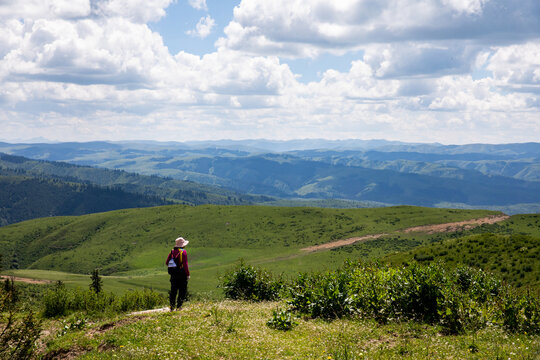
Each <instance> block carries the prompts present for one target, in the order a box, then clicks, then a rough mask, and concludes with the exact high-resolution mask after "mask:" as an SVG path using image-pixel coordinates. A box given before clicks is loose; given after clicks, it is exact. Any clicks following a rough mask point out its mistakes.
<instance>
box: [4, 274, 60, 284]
mask: <svg viewBox="0 0 540 360" xmlns="http://www.w3.org/2000/svg"><path fill="white" fill-rule="evenodd" d="M5 279H13V281H19V282H23V283H27V284H50V283H52V281H51V280H39V279H31V278H23V277H18V276H9V275H0V280H2V281H3V280H5Z"/></svg>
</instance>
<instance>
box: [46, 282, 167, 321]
mask: <svg viewBox="0 0 540 360" xmlns="http://www.w3.org/2000/svg"><path fill="white" fill-rule="evenodd" d="M166 303H167V300H166V297H165V296H164V295H163V294H160V293H157V292H155V291H153V290H148V289H143V290H133V291H128V292H126V293H124V294H123V295H122V296H120V297H119V296H117V295H115V294H113V293H111V292H106V291H100V292H99V293H96V292H95V291H94V290H90V289H89V290H82V289H80V288H77V289H74V290H69V291H68V290H66V288H65V286H64V285H63V284H62V283H59V284H57V285H56V286H55V287H54V288H53V289H50V290H49V291H48V292H47V293H46V294H45V296H44V299H43V305H44V311H43V315H44V316H45V317H60V316H64V315H66V314H67V313H68V312H70V311H82V312H85V313H87V314H103V313H117V312H126V311H132V310H144V309H152V308H154V307H156V306H158V305H164V304H166Z"/></svg>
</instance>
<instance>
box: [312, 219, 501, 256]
mask: <svg viewBox="0 0 540 360" xmlns="http://www.w3.org/2000/svg"><path fill="white" fill-rule="evenodd" d="M508 218H509V216H508V215H493V216H488V217H485V218H479V219H472V220H465V221H458V222H452V223H445V224H433V225H422V226H415V227H411V228H407V229H403V230H398V231H396V232H394V233H406V234H408V233H411V232H422V233H427V234H435V233H442V232H455V231H460V230H469V229H472V228H475V227H477V226H480V225H482V224H494V223H497V222H500V221H503V220H506V219H508ZM386 235H390V234H385V233H381V234H373V235H365V236H360V237H352V238H349V239H343V240H337V241H332V242H329V243H326V244H320V245H315V246H310V247H307V248H303V249H302V250H303V251H306V252H315V251H321V250H328V249H333V248H337V247H340V246H345V245H352V244H354V243H357V242H365V241H368V240H374V239H378V238H380V237H383V236H386Z"/></svg>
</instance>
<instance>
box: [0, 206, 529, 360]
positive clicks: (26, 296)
mask: <svg viewBox="0 0 540 360" xmlns="http://www.w3.org/2000/svg"><path fill="white" fill-rule="evenodd" d="M493 215H501V213H499V212H494V211H486V210H452V209H434V208H422V207H410V206H397V207H389V208H372V209H367V208H366V209H326V208H325V209H323V208H308V207H296V208H295V207H267V206H217V205H204V206H195V207H193V206H184V205H171V206H163V207H156V208H144V209H127V210H119V211H113V212H107V213H98V214H91V215H84V216H78V217H50V218H41V219H36V220H32V221H26V222H21V223H17V224H12V225H9V226H6V227H1V228H0V250H1V254H2V257H1V258H2V260H1V261H2V262H1V264H2V268H3V271H2V272H1V274H2V275H14V276H18V277H23V278H32V279H39V280H48V281H50V282H51V283H50V284H49V285H33V284H19V285H18V287H19V289H20V290H19V294H20V298H21V299H22V301H23V305H22V306H23V308H22V310H21V311H22V312H20V313H19V315H18V316H25V315H24V314H27V312H25V311H28V309H34V311H36V312H37V313H38V314H40V315H39V316H40V319H42V320H41V321H42V323H41V325H40V326H41V327H42V329H44V330H46V331H45V332H43V333H42V335H40V336H39V340H38V347H37V348H36V349H35V354H36V357H37V358H81V359H113V358H114V359H117V358H121V359H220V358H222V359H253V358H260V359H299V358H305V359H325V360H330V359H332V360H338V359H396V358H410V359H434V358H439V359H443V358H444V359H452V358H453V359H465V358H467V359H486V358H494V359H496V358H499V359H502V358H504V359H506V358H516V356H518V355H519V356H521V357H519V356H518V358H522V359H533V358H535V357H536V356H537V355H538V352H539V351H540V341H539V338H538V335H535V334H527V333H526V332H515V333H514V332H509V331H507V330H505V329H504V327H501V326H500V325H493V326H490V325H487V326H485V327H481V328H479V329H477V330H472V331H464V332H462V333H459V334H444V331H442V330H441V326H440V325H438V324H427V323H421V322H417V321H412V320H411V321H391V322H389V323H387V324H383V323H381V322H377V321H374V320H373V319H370V318H369V317H363V316H359V315H355V316H351V317H345V318H342V319H336V320H333V321H329V320H324V319H311V318H309V317H306V316H301V315H300V314H296V315H294V316H295V317H294V319H293V321H294V322H295V327H294V329H292V330H290V331H279V330H275V329H272V328H270V327H268V326H266V324H267V322H268V321H269V319H271V318H272V316H273V315H272V314H275V313H276V311H278V310H279V309H284V308H286V307H287V306H288V305H287V304H286V302H285V300H281V301H279V302H262V303H249V302H244V301H230V300H225V301H224V300H223V297H224V293H223V289H220V288H219V287H218V286H219V285H220V284H221V281H220V277H221V276H222V275H224V274H225V273H227V272H228V271H230V270H231V269H232V268H233V266H234V265H235V264H237V263H238V262H239V260H240V259H243V260H244V261H245V262H246V263H248V264H252V265H255V266H256V267H259V268H263V269H266V270H268V271H270V272H271V273H273V274H275V275H278V274H281V275H282V276H283V277H284V278H285V279H286V280H291V281H292V279H294V278H298V274H299V273H304V272H305V273H312V272H315V273H316V272H325V271H327V270H335V269H338V268H342V267H343V264H344V262H345V261H346V260H349V259H350V260H373V261H381V262H388V263H390V264H394V265H401V264H406V263H411V262H420V263H429V262H439V261H441V262H444V264H446V265H447V266H449V267H456V266H458V265H460V264H464V265H471V266H474V267H480V268H482V269H484V270H486V271H488V272H491V273H494V274H495V275H496V276H499V278H501V279H503V281H505V282H507V283H509V284H512V285H514V286H515V287H517V288H518V289H521V290H529V291H530V290H531V289H532V290H533V291H538V289H539V282H538V277H539V274H540V269H539V267H538V261H537V260H536V259H537V258H538V251H539V250H538V248H539V244H540V226H538V224H539V221H540V215H539V214H532V215H514V216H512V217H509V218H508V219H506V220H504V221H501V222H498V223H496V224H492V225H481V226H478V227H475V228H471V229H454V230H453V231H451V232H439V233H428V232H404V231H403V230H405V229H407V228H410V227H416V226H421V225H430V224H445V223H452V222H457V221H463V220H471V219H478V218H484V217H487V216H493ZM373 234H384V235H383V236H381V237H379V238H377V239H372V240H369V241H365V242H357V243H354V244H351V245H346V246H341V247H334V248H331V249H327V250H323V251H315V252H308V251H305V250H303V249H304V248H306V247H308V246H313V245H320V244H325V243H328V242H332V241H336V240H340V239H347V238H350V237H357V236H364V235H373ZM179 235H181V236H183V237H185V238H186V239H188V240H189V241H190V243H189V245H188V246H187V250H188V256H189V266H190V271H191V280H190V283H189V292H190V295H191V301H189V302H187V303H186V304H185V306H184V308H183V310H182V311H180V312H165V313H164V312H157V313H150V314H129V312H130V311H133V310H124V312H117V311H118V310H111V308H110V307H109V308H108V309H109V310H107V312H105V313H101V312H100V311H97V310H95V309H94V310H91V309H92V306H94V307H96V309H97V308H98V306H100V305H99V304H94V305H91V304H90V305H87V306H91V308H90V309H87V310H69V311H67V313H64V315H59V316H57V317H46V316H44V315H43V314H42V312H43V310H42V309H43V303H44V300H43V299H44V298H48V299H50V298H51V294H52V293H51V290H52V289H54V288H55V287H56V286H58V285H57V284H56V282H57V281H58V280H61V281H62V282H63V284H65V288H66V289H67V291H71V293H70V294H72V295H70V296H86V297H91V295H90V294H91V291H89V290H88V289H89V285H90V283H91V279H90V273H91V272H92V271H93V270H94V269H100V273H101V274H102V280H103V290H104V291H105V294H107V293H110V294H116V296H117V298H116V300H115V301H116V302H115V304H117V305H116V306H117V308H118V307H120V306H121V305H118V304H122V302H121V301H120V300H121V299H120V296H123V298H122V299H127V300H124V301H125V304H127V305H126V306H128V305H129V304H132V305H133V306H135V307H138V308H139V309H140V308H141V307H140V306H141V305H137V304H136V303H134V301H136V297H137V296H141V293H140V292H138V291H139V290H141V289H143V288H145V289H152V290H156V291H158V292H159V293H161V294H162V295H165V296H161V300H158V301H160V304H165V303H166V302H167V300H166V293H167V291H168V289H169V281H168V275H167V272H166V268H165V264H164V260H165V257H166V256H167V254H168V252H169V251H170V249H171V248H172V246H173V244H174V239H175V238H176V237H178V236H179ZM0 290H2V289H0ZM131 290H136V291H131ZM76 294H79V295H76ZM107 296H109V295H104V297H103V299H106V298H107ZM126 296H127V297H126ZM130 296H131V297H130ZM80 299H84V297H80ZM96 299H97V298H96ZM129 299H132V302H131V303H129V301H130V300H129ZM79 301H82V300H79ZM70 306H72V305H70ZM129 306H131V305H129ZM159 306H162V305H159ZM117 308H116V309H117ZM24 309H26V310H24ZM143 309H144V307H143ZM115 311H116V312H115ZM534 311H537V310H534ZM3 316H5V313H4V314H3ZM274 316H275V315H274ZM535 316H536V315H535ZM532 321H535V320H534V319H533V320H532Z"/></svg>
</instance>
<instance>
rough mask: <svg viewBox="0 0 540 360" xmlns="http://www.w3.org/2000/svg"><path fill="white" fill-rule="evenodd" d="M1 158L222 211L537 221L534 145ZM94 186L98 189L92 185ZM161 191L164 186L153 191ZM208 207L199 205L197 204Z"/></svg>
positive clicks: (289, 146)
mask: <svg viewBox="0 0 540 360" xmlns="http://www.w3.org/2000/svg"><path fill="white" fill-rule="evenodd" d="M0 151H1V152H4V153H8V154H12V155H19V156H25V157H28V158H32V159H39V160H48V161H62V162H68V163H71V164H78V165H88V166H92V167H94V168H88V167H87V168H84V170H83V168H70V169H69V171H65V172H64V173H62V176H73V175H72V173H73V172H75V173H77V174H78V175H76V178H77V179H79V180H81V181H89V182H91V183H93V184H98V185H106V186H113V185H114V186H118V185H120V186H121V189H123V190H126V191H131V192H136V193H144V194H150V195H155V196H161V197H164V198H168V199H171V198H174V197H173V196H171V194H172V192H171V191H170V190H167V191H164V190H160V191H157V190H155V188H152V189H153V190H148V189H149V188H151V187H152V186H154V185H156V186H157V188H161V189H163V188H167V189H170V186H171V185H172V184H173V183H175V182H179V183H181V184H182V185H183V186H184V185H186V184H190V185H191V186H211V187H212V188H211V189H212V190H211V191H210V188H203V189H204V191H208V192H214V193H219V191H218V190H216V189H219V190H220V191H224V192H225V193H226V194H225V193H223V194H221V195H223V196H226V197H225V199H227V201H230V200H231V199H237V200H238V201H235V200H233V201H230V202H231V203H262V202H268V201H270V200H272V199H271V198H270V197H275V198H280V199H288V200H289V201H290V200H295V201H296V200H298V199H300V200H303V201H319V200H320V199H323V200H324V199H326V200H329V201H330V200H337V199H342V200H349V201H356V202H358V201H360V202H366V201H369V202H373V203H382V204H408V205H422V206H435V207H437V206H446V207H460V208H472V207H483V208H489V209H499V210H503V211H505V212H507V213H517V212H538V211H540V143H524V144H497V145H489V144H471V145H451V146H450V145H441V144H408V143H402V142H390V141H385V140H372V141H362V140H345V141H327V140H296V141H268V140H244V141H210V142H189V143H176V142H168V143H160V142H152V141H141V142H114V143H113V142H90V143H58V144H46V143H42V144H8V143H0ZM45 164H49V163H45V162H41V163H40V165H39V166H38V165H35V166H34V167H33V170H32V171H33V172H35V173H39V172H40V171H43V172H49V174H53V175H55V176H59V175H60V174H59V173H58V171H59V170H55V171H52V170H50V169H49V170H45V169H46V168H48V167H49V165H47V166H45ZM55 167H56V168H58V165H55ZM103 168H107V169H114V170H116V172H112V173H111V174H115V175H114V176H112V178H110V179H109V180H108V181H103V179H101V178H102V177H104V176H105V175H99V176H96V175H84V176H83V175H81V174H82V173H87V172H91V170H89V169H92V171H94V170H95V171H104V170H103ZM25 170H26V171H29V168H28V167H25ZM118 170H123V171H122V172H118ZM127 172H131V173H138V174H141V175H149V176H150V175H151V176H150V177H146V178H145V179H146V180H145V181H149V180H148V179H152V181H151V182H153V184H152V186H149V184H148V183H141V182H140V180H134V179H132V180H130V181H125V180H123V179H122V178H124V177H130V176H135V175H133V174H128V173H127ZM107 174H109V173H107ZM120 175H121V176H120ZM106 176H107V177H108V176H111V175H106ZM96 177H97V178H100V179H101V180H100V181H96ZM162 177H166V179H163V178H162ZM162 181H163V182H165V183H166V184H159V183H160V182H162ZM187 182H189V183H187ZM196 183H197V184H196ZM200 184H205V185H200ZM176 186H179V185H178V184H177V185H176ZM215 186H218V188H216V187H215ZM145 187H146V188H147V189H146V190H144V189H145ZM226 189H230V190H226ZM200 190H201V188H198V190H197V191H200ZM241 194H252V195H241ZM253 194H255V195H259V197H257V196H254V195H253ZM243 196H245V197H243ZM221 199H222V200H223V199H224V198H223V197H222V198H221ZM214 200H215V199H214ZM214 200H212V199H207V201H206V203H213V202H214ZM192 203H200V202H192ZM292 204H302V202H298V201H297V202H294V201H293V203H292Z"/></svg>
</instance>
